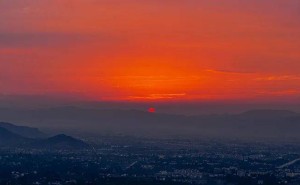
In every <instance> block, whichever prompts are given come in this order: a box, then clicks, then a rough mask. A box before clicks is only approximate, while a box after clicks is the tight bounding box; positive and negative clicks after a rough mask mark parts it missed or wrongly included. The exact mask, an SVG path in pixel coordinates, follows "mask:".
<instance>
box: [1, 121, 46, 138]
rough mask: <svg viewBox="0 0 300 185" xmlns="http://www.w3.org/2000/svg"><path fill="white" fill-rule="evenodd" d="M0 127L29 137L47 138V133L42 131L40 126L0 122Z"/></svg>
mask: <svg viewBox="0 0 300 185" xmlns="http://www.w3.org/2000/svg"><path fill="white" fill-rule="evenodd" d="M0 127H2V128H5V129H7V130H9V131H10V132H13V133H15V134H18V135H20V136H23V137H27V138H45V137H46V135H45V134H44V133H43V132H41V131H40V130H39V129H38V128H33V127H26V126H17V125H14V124H11V123H6V122H0Z"/></svg>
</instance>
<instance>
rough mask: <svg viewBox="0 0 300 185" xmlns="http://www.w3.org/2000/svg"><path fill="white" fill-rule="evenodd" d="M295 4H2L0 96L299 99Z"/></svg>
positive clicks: (54, 0) (299, 29)
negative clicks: (69, 95)
mask: <svg viewBox="0 0 300 185" xmlns="http://www.w3.org/2000/svg"><path fill="white" fill-rule="evenodd" d="M299 20H300V1H299V0H284V1H283V0H251V1H250V0H249V1H240V0H226V1H223V0H201V1H200V0H184V1H183V0H43V1H40V0H2V1H0V93H1V94H3V95H23V94H25V95H35V94H37V95H47V96H49V95H50V96H51V95H53V96H55V95H68V94H72V96H73V95H75V96H80V97H84V98H86V99H89V100H99V101H101V100H105V101H106V100H113V101H219V100H235V101H239V100H242V101H245V100H247V101H254V100H255V101H264V100H269V101H278V100H284V101H291V102H295V101H299V102H300V85H299V84H300V51H299V50H300V21H299Z"/></svg>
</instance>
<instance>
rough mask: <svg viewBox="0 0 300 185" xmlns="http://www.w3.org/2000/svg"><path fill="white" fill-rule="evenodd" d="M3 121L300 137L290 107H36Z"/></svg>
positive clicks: (0, 114) (299, 117) (1, 113)
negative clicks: (237, 110) (169, 110)
mask: <svg viewBox="0 0 300 185" xmlns="http://www.w3.org/2000/svg"><path fill="white" fill-rule="evenodd" d="M0 120H5V121H9V122H22V123H26V125H30V126H36V127H42V128H48V129H61V130H66V131H70V130H72V131H74V132H77V133H78V132H80V133H88V134H96V135H98V134H107V133H112V134H119V133H121V134H134V135H139V136H159V137H164V136H169V135H172V136H193V137H221V138H224V137H231V138H278V139H286V138H288V139H300V136H299V134H298V131H299V130H300V114H299V113H297V112H293V111H288V110H267V109H266V110H250V111H247V112H244V113H241V114H210V115H194V116H186V115H175V114H162V113H149V112H145V111H140V110H118V109H110V110H103V109H101V110H98V109H92V108H82V107H72V106H66V107H54V108H45V109H34V110H26V109H1V110H0Z"/></svg>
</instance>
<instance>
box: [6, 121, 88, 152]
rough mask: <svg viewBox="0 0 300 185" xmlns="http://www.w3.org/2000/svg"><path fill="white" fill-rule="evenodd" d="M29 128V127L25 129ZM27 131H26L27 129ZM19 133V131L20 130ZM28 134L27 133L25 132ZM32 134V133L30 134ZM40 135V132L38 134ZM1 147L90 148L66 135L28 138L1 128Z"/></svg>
mask: <svg viewBox="0 0 300 185" xmlns="http://www.w3.org/2000/svg"><path fill="white" fill-rule="evenodd" d="M2 125H4V126H7V125H9V127H10V128H22V127H21V126H20V127H19V126H16V125H13V124H10V123H9V124H2ZM25 128H27V127H25ZM28 129H29V130H30V129H32V130H38V129H36V128H28ZM25 130H26V129H25ZM18 131H19V130H18ZM25 133H26V132H25ZM28 133H30V132H28ZM38 133H39V132H38ZM0 147H6V148H9V147H19V148H37V149H58V150H70V149H84V148H88V144H86V143H85V142H83V141H81V140H78V139H75V138H73V137H71V136H67V135H64V134H60V135H56V136H53V137H50V138H46V139H43V138H28V137H24V136H21V135H19V134H16V133H13V132H11V131H10V130H8V129H6V128H3V127H0Z"/></svg>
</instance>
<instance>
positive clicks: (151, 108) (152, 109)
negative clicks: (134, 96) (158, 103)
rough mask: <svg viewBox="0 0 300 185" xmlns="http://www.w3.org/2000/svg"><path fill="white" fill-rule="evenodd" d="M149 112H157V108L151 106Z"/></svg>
mask: <svg viewBox="0 0 300 185" xmlns="http://www.w3.org/2000/svg"><path fill="white" fill-rule="evenodd" d="M148 112H149V113H155V112H156V109H155V108H154V107H150V108H149V109H148Z"/></svg>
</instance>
